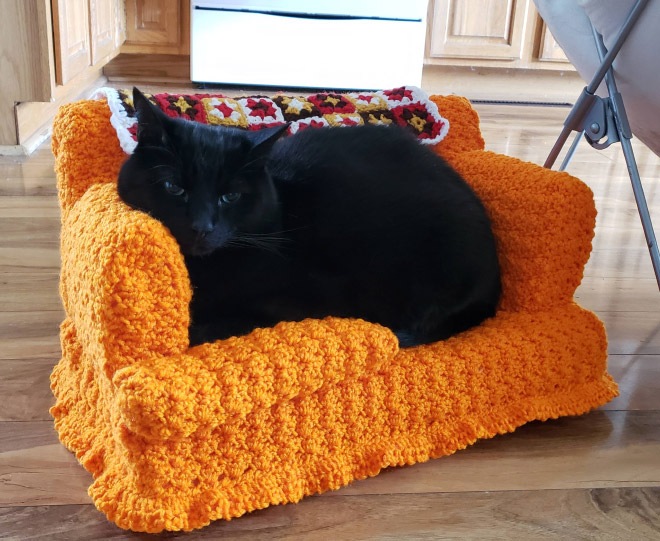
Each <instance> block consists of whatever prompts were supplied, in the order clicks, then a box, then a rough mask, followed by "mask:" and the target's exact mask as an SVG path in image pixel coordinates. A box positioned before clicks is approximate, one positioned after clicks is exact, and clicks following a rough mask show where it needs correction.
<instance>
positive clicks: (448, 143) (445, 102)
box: [429, 95, 485, 161]
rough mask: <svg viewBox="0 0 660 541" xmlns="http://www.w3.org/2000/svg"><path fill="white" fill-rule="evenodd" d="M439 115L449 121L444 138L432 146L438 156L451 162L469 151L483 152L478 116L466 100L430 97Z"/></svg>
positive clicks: (455, 97) (458, 97)
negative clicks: (455, 157)
mask: <svg viewBox="0 0 660 541" xmlns="http://www.w3.org/2000/svg"><path fill="white" fill-rule="evenodd" d="M429 99H430V100H431V101H432V102H433V103H435V104H436V105H437V106H438V111H439V112H440V114H441V115H442V116H443V117H444V118H446V119H447V120H448V121H449V131H448V132H447V135H446V137H445V138H444V139H443V140H442V141H440V142H439V143H438V144H437V145H434V146H433V150H435V151H436V152H437V153H438V154H440V155H441V156H443V157H444V158H446V159H447V160H449V161H451V160H452V158H453V156H455V155H457V154H460V153H462V152H469V151H471V150H483V149H484V145H485V143H484V139H483V137H482V136H481V131H480V129H479V115H478V114H477V112H476V111H475V110H474V109H473V108H472V105H470V102H469V101H468V100H467V99H466V98H462V97H460V96H437V95H434V96H430V98H429Z"/></svg>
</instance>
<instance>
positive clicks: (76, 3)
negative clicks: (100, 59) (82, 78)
mask: <svg viewBox="0 0 660 541" xmlns="http://www.w3.org/2000/svg"><path fill="white" fill-rule="evenodd" d="M52 6H53V22H54V25H53V35H54V43H55V79H56V81H57V84H58V85H64V84H66V83H68V82H69V81H70V80H71V79H73V78H74V77H75V76H76V75H78V74H79V73H82V71H83V70H85V69H86V68H87V66H89V65H90V62H91V59H92V53H91V49H90V35H89V22H88V21H89V3H88V0H53V4H52Z"/></svg>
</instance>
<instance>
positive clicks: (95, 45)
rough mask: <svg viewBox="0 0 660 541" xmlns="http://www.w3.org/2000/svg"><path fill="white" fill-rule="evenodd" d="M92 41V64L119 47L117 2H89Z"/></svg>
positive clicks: (112, 0) (93, 0)
mask: <svg viewBox="0 0 660 541" xmlns="http://www.w3.org/2000/svg"><path fill="white" fill-rule="evenodd" d="M89 7H90V25H91V40H92V64H96V63H97V62H98V61H99V60H101V59H102V58H104V57H106V56H108V55H109V54H111V53H112V52H113V51H114V50H116V49H117V47H118V46H119V36H120V28H119V24H118V19H119V15H118V11H119V9H120V7H121V6H119V5H118V2H117V0H89Z"/></svg>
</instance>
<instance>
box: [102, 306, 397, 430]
mask: <svg viewBox="0 0 660 541" xmlns="http://www.w3.org/2000/svg"><path fill="white" fill-rule="evenodd" d="M397 352H398V341H397V339H396V337H395V336H394V335H393V334H392V332H391V331H390V330H389V329H386V328H384V327H381V326H379V325H375V324H373V323H368V322H366V321H362V320H358V319H356V320H349V319H339V318H333V317H328V318H325V319H323V320H313V319H307V320H304V321H301V322H283V323H279V324H278V325H276V326H275V327H273V328H265V329H256V330H255V331H253V332H252V333H250V334H249V335H247V336H242V337H233V338H229V339H227V340H222V341H217V342H215V343H213V344H203V345H200V346H197V347H195V348H192V349H190V350H189V351H188V353H187V354H184V355H179V356H171V357H168V358H152V359H147V360H144V361H142V362H140V363H135V364H133V365H131V366H127V367H125V368H123V369H122V370H120V371H118V372H116V374H115V376H114V378H113V384H114V385H113V386H114V388H115V390H116V395H115V403H116V405H117V407H118V411H119V413H120V416H121V419H122V422H123V423H124V424H125V426H126V427H127V428H128V429H129V430H131V431H132V432H134V433H136V434H139V435H140V436H142V437H145V438H148V439H150V440H166V439H173V440H178V439H180V438H184V437H188V436H190V435H191V434H193V433H196V432H200V431H201V432H204V431H206V432H208V431H211V430H214V429H216V428H218V427H220V426H222V425H223V424H225V423H227V422H229V421H233V420H235V419H236V418H239V419H240V418H244V417H245V416H246V415H247V414H248V413H250V412H262V413H263V412H268V411H270V408H271V407H272V406H274V405H277V404H280V405H282V404H283V403H286V402H289V401H292V400H297V399H301V398H303V397H305V396H307V395H309V394H311V393H314V392H317V391H318V390H319V389H321V388H331V387H335V386H337V385H342V384H345V383H348V382H351V381H354V380H356V379H360V378H365V377H370V374H374V373H377V372H378V370H379V369H380V368H381V367H382V366H383V365H384V364H385V363H388V362H390V361H391V360H392V359H393V358H394V356H395V354H396V353H397Z"/></svg>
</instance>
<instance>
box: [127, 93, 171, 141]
mask: <svg viewBox="0 0 660 541" xmlns="http://www.w3.org/2000/svg"><path fill="white" fill-rule="evenodd" d="M133 107H135V112H136V114H137V119H138V125H137V140H138V144H142V145H157V146H160V145H162V144H163V142H164V137H163V136H164V135H165V128H164V126H163V121H162V117H163V116H164V115H163V113H162V111H161V110H160V109H158V108H157V107H156V106H155V105H154V104H153V103H151V102H150V101H149V100H148V99H147V98H146V97H145V95H144V94H143V93H142V92H140V91H139V90H138V89H137V88H136V87H133Z"/></svg>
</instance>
